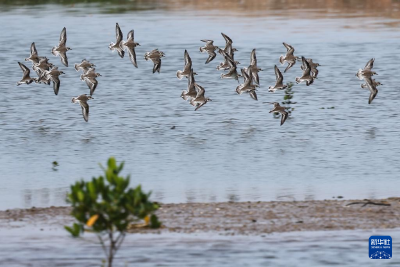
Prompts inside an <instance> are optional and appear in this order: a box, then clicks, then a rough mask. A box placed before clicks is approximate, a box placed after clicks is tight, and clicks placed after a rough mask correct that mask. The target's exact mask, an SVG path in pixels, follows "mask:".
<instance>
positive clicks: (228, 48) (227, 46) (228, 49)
mask: <svg viewBox="0 0 400 267" xmlns="http://www.w3.org/2000/svg"><path fill="white" fill-rule="evenodd" d="M221 35H222V37H224V39H225V42H226V44H225V48H224V49H221V48H219V52H221V50H222V51H224V52H225V53H227V54H228V55H230V56H231V55H232V54H233V52H236V51H238V50H237V49H236V48H233V47H232V43H233V41H232V39H231V38H229V36H228V35H226V34H224V33H222V32H221Z"/></svg>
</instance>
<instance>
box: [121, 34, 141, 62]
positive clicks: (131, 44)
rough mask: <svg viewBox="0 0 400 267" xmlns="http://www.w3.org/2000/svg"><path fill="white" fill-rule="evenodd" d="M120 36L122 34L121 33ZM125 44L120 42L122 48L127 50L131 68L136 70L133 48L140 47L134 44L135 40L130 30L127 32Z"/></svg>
mask: <svg viewBox="0 0 400 267" xmlns="http://www.w3.org/2000/svg"><path fill="white" fill-rule="evenodd" d="M121 36H122V33H121ZM127 38H128V39H127V40H126V42H122V47H125V48H126V49H127V50H128V54H129V59H130V60H131V62H132V64H133V66H135V67H136V68H137V67H138V65H137V62H136V52H135V47H136V46H140V44H139V43H135V38H134V31H133V30H131V31H130V32H128V36H127Z"/></svg>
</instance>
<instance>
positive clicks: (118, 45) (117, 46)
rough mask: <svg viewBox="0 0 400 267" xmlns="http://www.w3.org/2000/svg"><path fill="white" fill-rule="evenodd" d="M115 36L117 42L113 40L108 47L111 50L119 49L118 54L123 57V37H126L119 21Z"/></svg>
mask: <svg viewBox="0 0 400 267" xmlns="http://www.w3.org/2000/svg"><path fill="white" fill-rule="evenodd" d="M115 36H116V39H117V40H116V41H115V43H113V42H111V43H110V45H109V46H108V48H110V50H112V51H114V50H117V52H118V55H119V56H120V57H121V58H123V57H124V55H125V51H124V49H122V39H123V38H124V36H123V34H122V31H121V28H120V27H119V25H118V23H117V24H116V25H115Z"/></svg>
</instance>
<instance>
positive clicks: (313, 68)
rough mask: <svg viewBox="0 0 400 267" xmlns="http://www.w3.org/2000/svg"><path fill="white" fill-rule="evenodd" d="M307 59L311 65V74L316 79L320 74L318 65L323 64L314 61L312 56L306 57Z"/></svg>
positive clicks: (302, 67)
mask: <svg viewBox="0 0 400 267" xmlns="http://www.w3.org/2000/svg"><path fill="white" fill-rule="evenodd" d="M297 59H298V60H300V59H301V57H298V58H297ZM306 61H307V62H308V64H309V65H310V68H311V75H312V77H313V78H314V79H316V78H317V76H318V69H317V67H319V66H321V65H320V64H319V63H314V62H313V60H312V59H311V58H306ZM301 69H302V70H304V66H303V65H301Z"/></svg>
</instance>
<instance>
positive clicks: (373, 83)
mask: <svg viewBox="0 0 400 267" xmlns="http://www.w3.org/2000/svg"><path fill="white" fill-rule="evenodd" d="M371 81H372V85H373V86H375V87H377V86H379V85H383V84H381V82H377V81H375V79H372V80H371ZM361 88H363V89H368V84H367V83H364V84H361Z"/></svg>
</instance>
